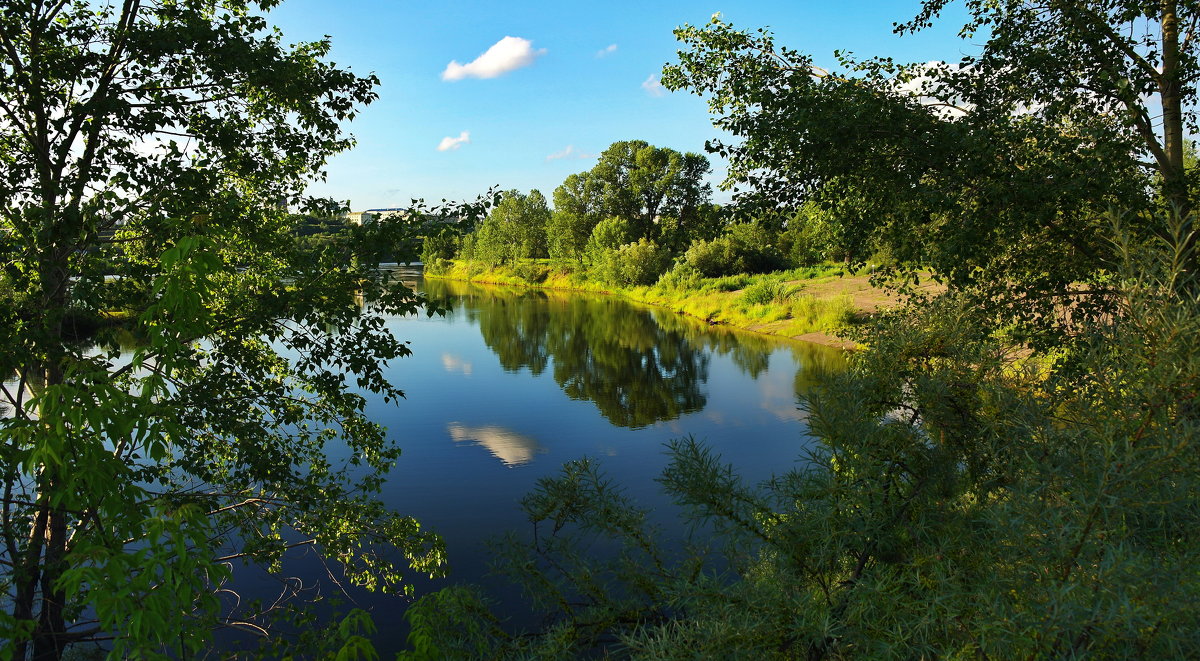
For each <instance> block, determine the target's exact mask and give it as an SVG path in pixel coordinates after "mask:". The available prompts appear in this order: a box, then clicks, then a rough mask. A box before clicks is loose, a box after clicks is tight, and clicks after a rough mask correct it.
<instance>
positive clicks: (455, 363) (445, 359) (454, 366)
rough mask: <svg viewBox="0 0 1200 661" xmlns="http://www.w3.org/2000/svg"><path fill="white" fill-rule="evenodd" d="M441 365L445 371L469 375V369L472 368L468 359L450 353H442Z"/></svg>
mask: <svg viewBox="0 0 1200 661" xmlns="http://www.w3.org/2000/svg"><path fill="white" fill-rule="evenodd" d="M442 367H444V368H446V371H447V372H461V373H462V374H463V375H464V376H471V370H472V369H474V368H473V367H472V366H471V363H470V362H469V361H466V360H463V359H462V358H459V357H458V356H455V355H454V354H451V353H444V354H442Z"/></svg>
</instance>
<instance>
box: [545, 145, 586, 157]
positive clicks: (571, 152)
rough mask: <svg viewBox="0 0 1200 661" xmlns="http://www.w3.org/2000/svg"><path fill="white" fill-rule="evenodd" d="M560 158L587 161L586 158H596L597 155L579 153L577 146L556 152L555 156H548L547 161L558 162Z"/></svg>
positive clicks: (568, 146) (569, 146) (570, 146)
mask: <svg viewBox="0 0 1200 661" xmlns="http://www.w3.org/2000/svg"><path fill="white" fill-rule="evenodd" d="M560 158H572V159H585V158H596V155H595V154H589V153H587V152H583V151H579V150H578V149H576V148H575V145H567V146H566V148H565V149H563V150H562V151H556V152H554V153H553V154H550V155H549V156H547V157H546V160H547V161H557V160H559V159H560Z"/></svg>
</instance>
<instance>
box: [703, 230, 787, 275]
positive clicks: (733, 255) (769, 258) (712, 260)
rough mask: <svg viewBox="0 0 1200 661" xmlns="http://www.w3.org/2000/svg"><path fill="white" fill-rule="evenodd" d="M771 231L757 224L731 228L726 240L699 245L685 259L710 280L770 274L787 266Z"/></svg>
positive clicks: (704, 242)
mask: <svg viewBox="0 0 1200 661" xmlns="http://www.w3.org/2000/svg"><path fill="white" fill-rule="evenodd" d="M776 238H777V237H775V235H774V234H772V233H771V231H770V230H767V229H766V228H764V227H761V226H759V225H755V224H753V223H742V224H738V225H731V226H729V229H728V230H727V231H726V233H725V234H724V235H723V236H719V237H717V238H715V239H713V240H711V241H695V242H693V243H692V245H691V247H690V248H688V250H687V252H686V253H684V256H683V259H684V262H686V263H687V264H688V265H689V266H691V267H692V268H694V269H696V270H697V271H699V272H700V273H701V274H703V275H704V276H705V277H707V278H718V277H721V276H724V275H734V274H738V273H770V272H771V271H778V270H779V269H781V268H783V267H784V266H785V262H784V259H783V255H782V254H781V253H780V252H779V250H778V248H776V247H775V239H776Z"/></svg>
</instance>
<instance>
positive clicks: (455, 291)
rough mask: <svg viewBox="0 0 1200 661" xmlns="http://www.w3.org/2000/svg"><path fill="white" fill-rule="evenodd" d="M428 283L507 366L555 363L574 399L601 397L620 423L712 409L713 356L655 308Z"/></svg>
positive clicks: (601, 405) (537, 370) (538, 367)
mask: <svg viewBox="0 0 1200 661" xmlns="http://www.w3.org/2000/svg"><path fill="white" fill-rule="evenodd" d="M425 289H426V292H427V293H428V294H429V295H431V296H434V297H438V298H443V299H453V300H454V303H455V307H456V309H458V308H461V309H464V310H466V312H467V314H468V318H471V319H474V320H477V321H478V323H479V328H480V333H481V335H482V337H483V340H484V342H485V343H486V344H487V346H488V347H489V348H490V349H491V350H492V351H494V352H495V353H496V355H497V356H498V357H499V358H500V364H501V365H503V366H504V368H505V369H507V370H514V371H515V370H519V369H525V368H528V369H529V370H530V371H531V372H533V373H534V374H541V373H542V372H544V371H545V370H546V369H547V367H550V369H551V375H552V376H553V378H554V380H555V382H556V383H558V385H559V386H560V387H561V388H562V389H563V392H565V393H566V394H567V396H568V397H570V398H572V399H578V400H588V401H591V402H593V403H594V404H595V405H596V407H597V408H598V409H599V410H600V413H601V414H602V415H603V416H604V417H605V418H607V419H608V420H609V422H611V423H613V424H615V425H619V426H622V427H634V428H637V427H644V426H647V425H651V424H654V423H656V422H661V421H667V420H674V419H675V418H678V417H679V416H681V415H683V414H685V413H692V412H695V411H699V410H700V409H702V408H704V405H705V403H706V398H705V396H704V394H703V393H702V392H701V391H700V386H701V384H703V383H704V382H705V381H706V380H707V379H708V357H707V355H706V354H705V353H704V352H703V351H702V350H701V349H700V348H699V347H697V346H696V345H695V344H693V343H691V342H689V341H688V339H687V337H686V335H685V334H684V333H681V332H679V331H678V330H671V329H666V328H664V327H662V326H660V325H659V324H658V323H656V322H655V320H654V317H653V315H652V314H651V313H650V312H649V311H648V310H644V309H638V308H636V307H633V306H631V305H628V304H627V303H624V302H622V301H617V300H613V299H595V298H589V297H586V296H580V295H578V294H560V293H558V292H553V291H550V292H546V291H521V290H510V289H501V288H497V289H489V290H488V291H487V293H486V295H484V296H470V295H467V292H468V291H469V290H467V289H466V288H465V287H464V286H462V285H461V284H460V283H452V282H446V281H440V280H430V281H426V285H425ZM476 291H479V290H476Z"/></svg>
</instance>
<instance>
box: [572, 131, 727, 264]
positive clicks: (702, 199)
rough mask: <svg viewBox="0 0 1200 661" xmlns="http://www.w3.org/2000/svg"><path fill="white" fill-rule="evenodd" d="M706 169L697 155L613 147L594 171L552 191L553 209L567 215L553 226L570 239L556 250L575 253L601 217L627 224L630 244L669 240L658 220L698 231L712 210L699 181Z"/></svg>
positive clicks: (635, 144)
mask: <svg viewBox="0 0 1200 661" xmlns="http://www.w3.org/2000/svg"><path fill="white" fill-rule="evenodd" d="M709 169H710V167H709V164H708V159H707V158H705V157H704V156H702V155H700V154H692V153H687V154H681V153H679V152H677V151H675V150H673V149H668V148H665V147H655V146H653V145H651V144H649V143H647V142H646V141H644V140H628V141H621V142H614V143H613V144H611V145H609V147H608V149H605V150H604V152H603V153H601V154H600V157H599V159H598V160H597V162H596V165H595V167H593V168H592V169H591V170H590V171H588V172H581V173H579V174H575V175H571V176H570V177H567V180H566V181H564V182H563V185H562V186H560V187H559V188H558V189H556V190H555V191H554V208H555V210H556V211H559V212H563V213H565V214H569V215H568V216H564V217H563V218H562V219H561V220H560V221H556V222H557V223H559V224H560V225H561V226H563V227H567V226H569V227H571V228H572V229H571V230H570V231H569V232H565V231H564V232H563V234H562V235H561V236H564V237H570V238H569V239H565V243H563V244H561V245H564V246H565V245H574V246H575V247H576V249H577V248H578V247H580V243H581V241H582V240H586V237H587V234H586V233H585V232H590V231H591V229H592V228H593V227H594V226H595V225H596V223H597V222H599V220H600V219H602V218H605V217H617V218H621V219H623V220H625V221H626V222H627V223H629V231H630V236H629V240H630V241H636V240H637V239H639V238H642V237H646V238H647V239H650V240H653V241H661V240H664V239H667V240H672V241H673V240H674V238H673V237H663V236H662V229H661V226H660V225H659V222H658V221H659V219H660V217H670V218H673V219H675V221H676V222H675V223H674V227H675V230H676V232H685V233H686V232H688V231H690V228H692V227H693V226H696V227H698V228H703V227H704V226H705V225H706V223H707V221H708V218H709V213H710V211H711V208H710V206H709V204H708V198H709V195H710V192H711V191H710V190H709V186H708V184H706V183H704V181H703V178H704V175H705V174H707V173H708V171H709ZM566 252H569V251H566ZM566 252H561V253H560V254H561V255H563V256H565V255H566Z"/></svg>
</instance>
